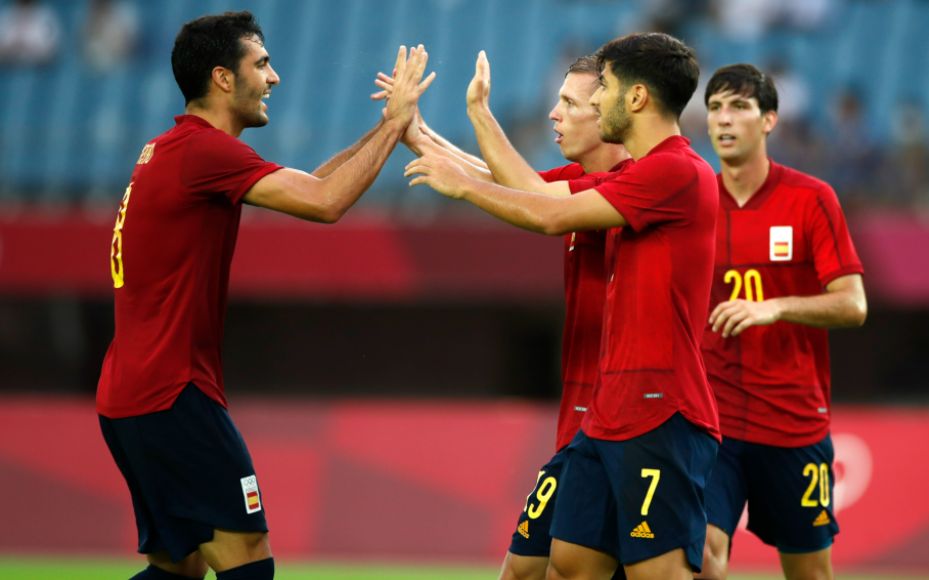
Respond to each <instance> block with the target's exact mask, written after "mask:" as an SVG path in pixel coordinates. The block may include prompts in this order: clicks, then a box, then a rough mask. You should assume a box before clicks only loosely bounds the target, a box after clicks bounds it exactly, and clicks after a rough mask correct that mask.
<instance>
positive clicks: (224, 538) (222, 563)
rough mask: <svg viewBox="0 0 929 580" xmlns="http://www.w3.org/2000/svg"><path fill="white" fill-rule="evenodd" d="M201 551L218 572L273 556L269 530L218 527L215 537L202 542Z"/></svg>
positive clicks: (211, 566)
mask: <svg viewBox="0 0 929 580" xmlns="http://www.w3.org/2000/svg"><path fill="white" fill-rule="evenodd" d="M200 553H201V554H203V559H204V560H206V562H207V564H209V565H210V568H212V569H213V570H215V571H216V572H222V571H224V570H229V569H230V568H238V567H239V566H244V565H245V564H251V563H252V562H258V561H260V560H267V559H268V558H270V557H271V542H270V541H269V540H268V533H267V532H237V531H234V530H221V529H218V528H217V529H216V531H215V532H214V533H213V539H212V540H211V541H209V542H206V543H203V544H200Z"/></svg>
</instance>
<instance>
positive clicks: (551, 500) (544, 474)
mask: <svg viewBox="0 0 929 580" xmlns="http://www.w3.org/2000/svg"><path fill="white" fill-rule="evenodd" d="M566 455H567V449H562V450H561V451H559V452H558V453H556V454H555V456H554V457H552V459H551V460H550V461H549V462H548V463H546V464H545V465H544V466H543V467H542V469H540V470H539V475H538V477H537V478H536V481H535V485H534V487H533V488H532V491H530V492H529V494H528V495H527V496H526V502H525V504H523V510H522V512H520V514H519V518H517V521H516V529H515V530H514V531H513V536H512V538H511V540H510V549H509V552H510V553H511V554H513V555H515V556H526V557H530V558H532V557H543V558H545V559H546V560H548V555H549V551H550V550H551V546H552V536H551V525H552V513H553V512H554V511H555V500H556V499H557V497H558V491H559V488H560V481H561V472H562V469H563V467H564V460H565V457H566ZM527 487H528V486H527ZM529 561H531V560H529ZM543 573H544V569H543Z"/></svg>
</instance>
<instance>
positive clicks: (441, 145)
mask: <svg viewBox="0 0 929 580" xmlns="http://www.w3.org/2000/svg"><path fill="white" fill-rule="evenodd" d="M394 74H395V75H396V74H397V71H394ZM393 83H394V78H393V77H389V76H387V75H385V74H384V73H377V79H376V80H375V81H374V84H376V85H377V86H379V87H380V88H381V89H382V90H381V91H379V92H377V93H374V94H373V95H371V99H372V100H375V101H378V100H383V99H389V98H390V93H391V91H393ZM400 142H401V143H403V144H404V145H406V146H407V148H408V149H409V150H410V151H412V152H413V154H414V155H416V156H417V157H422V156H423V155H439V156H441V157H445V158H447V159H450V160H451V161H453V162H455V164H456V165H458V166H459V167H461V168H462V169H464V171H465V173H467V174H468V175H470V176H471V177H474V178H475V179H482V180H484V181H493V180H494V178H493V175H492V174H491V173H490V170H489V169H488V168H487V164H486V163H484V161H483V160H482V159H480V158H479V157H475V156H474V155H471V154H469V153H466V152H465V151H462V150H461V149H459V148H458V147H456V146H455V145H453V144H452V143H451V142H450V141H449V140H447V139H445V138H444V137H442V136H441V135H439V134H438V133H436V132H435V131H434V130H433V129H432V128H430V127H429V126H428V125H426V122H425V121H424V120H423V118H422V115H421V114H420V112H419V109H418V108H417V110H416V114H415V115H414V116H413V121H412V122H411V123H410V125H409V126H408V127H407V129H406V132H405V133H404V134H403V137H401V138H400Z"/></svg>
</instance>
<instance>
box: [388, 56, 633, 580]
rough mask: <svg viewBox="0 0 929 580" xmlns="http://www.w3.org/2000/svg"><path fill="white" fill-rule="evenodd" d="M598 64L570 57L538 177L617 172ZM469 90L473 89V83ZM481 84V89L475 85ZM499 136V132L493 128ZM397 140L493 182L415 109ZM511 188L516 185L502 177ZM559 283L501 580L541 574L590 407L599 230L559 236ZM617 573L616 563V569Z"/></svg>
mask: <svg viewBox="0 0 929 580" xmlns="http://www.w3.org/2000/svg"><path fill="white" fill-rule="evenodd" d="M476 68H477V70H476V75H475V79H476V80H475V81H474V82H475V83H485V79H486V80H489V76H490V68H489V64H488V63H487V61H486V59H480V60H478V63H477V66H476ZM599 75H600V67H599V65H598V64H597V57H596V56H584V57H581V58H579V59H577V60H576V61H575V62H574V63H573V64H572V65H571V66H570V67H569V68H568V72H567V73H566V74H565V80H564V84H562V86H561V89H560V90H559V92H558V104H557V105H555V108H554V109H552V111H551V112H550V113H549V118H550V119H552V120H553V121H555V126H554V130H555V133H556V134H557V135H558V136H557V137H556V138H555V142H556V143H558V146H559V147H560V148H561V153H562V155H564V157H565V159H567V160H568V161H572V162H573V163H571V164H569V165H565V166H564V167H557V168H555V169H551V170H549V171H543V172H540V173H539V175H540V176H541V177H542V179H544V180H545V181H546V182H553V181H565V180H569V179H578V178H581V177H584V176H586V175H589V174H594V173H602V172H608V171H620V170H622V169H623V168H625V167H626V166H627V165H629V164H630V163H631V162H632V161H631V158H630V156H629V153H627V152H626V149H625V148H624V147H623V146H622V145H621V144H618V143H606V142H604V141H601V140H600V130H599V128H598V123H597V121H598V118H599V116H598V115H597V110H596V109H595V108H594V107H593V106H592V105H591V104H590V102H589V101H590V97H591V96H592V95H593V93H594V91H596V90H597V88H598V87H599V86H600V83H599ZM379 81H380V82H378V83H377V84H378V85H379V86H381V87H382V88H384V89H385V92H383V93H378V94H376V95H372V96H373V97H375V98H383V97H385V96H386V92H389V90H390V86H391V82H392V81H391V78H390V77H387V76H386V75H380V77H379ZM473 90H477V89H473ZM481 90H484V89H481ZM500 133H501V134H502V130H501V131H500ZM403 143H404V144H406V145H407V146H408V147H409V148H410V150H411V151H413V152H414V153H416V154H417V155H419V156H422V155H424V154H427V153H430V154H435V155H441V156H444V157H446V158H448V159H450V160H452V161H454V162H455V163H456V164H458V165H459V166H460V167H462V168H463V169H465V171H466V172H468V173H469V174H471V175H473V176H475V177H478V178H480V179H485V180H488V181H495V180H494V177H495V176H494V175H493V174H491V173H490V171H489V170H488V169H487V165H486V164H484V162H483V161H482V160H481V159H479V158H477V157H473V156H471V155H468V154H467V153H464V152H463V151H461V150H460V149H459V148H457V147H455V146H454V145H452V144H451V143H450V142H449V141H448V140H446V139H444V138H443V137H442V136H440V135H439V134H437V133H436V132H435V131H433V130H432V129H431V128H429V127H428V126H426V124H425V123H424V122H423V121H422V118H421V117H419V116H418V115H417V116H416V117H415V118H414V121H413V122H412V123H410V126H409V128H408V129H407V132H406V133H405V134H404V137H403ZM509 184H510V185H512V186H514V187H518V186H519V184H518V183H513V182H510V183H509ZM564 238H565V243H564V283H565V302H566V309H565V326H564V339H563V341H562V350H561V379H562V385H563V389H564V390H563V392H562V397H561V408H560V410H559V413H558V428H557V432H558V435H557V439H556V444H555V455H554V457H552V458H551V460H550V461H549V462H548V463H546V464H545V466H543V467H542V469H541V470H540V471H539V476H538V478H537V481H536V483H535V485H534V488H533V490H532V491H531V492H530V493H529V496H528V498H527V500H526V504H525V506H524V509H523V511H522V513H521V514H520V517H519V518H518V521H517V522H516V530H515V531H514V532H513V539H512V542H511V544H510V549H509V551H508V552H507V554H506V557H505V559H504V561H503V568H502V570H501V573H500V578H501V580H517V579H518V580H544V579H545V572H546V569H547V568H548V560H549V554H550V551H551V544H552V537H551V534H550V533H549V528H550V527H551V521H552V512H553V509H554V505H555V500H556V498H557V497H558V485H559V480H560V478H561V471H562V467H563V465H564V458H565V455H566V450H565V448H566V447H567V446H568V444H569V443H570V442H571V439H572V438H573V437H574V435H575V434H577V432H578V430H579V429H580V427H581V419H582V418H583V416H584V412H585V411H586V410H587V407H588V406H589V405H590V396H591V393H592V391H593V386H594V382H595V380H596V376H597V366H598V363H599V360H600V334H601V327H602V322H603V302H604V299H605V297H606V291H605V290H606V288H605V284H606V279H605V277H604V246H605V244H606V232H605V231H602V230H601V231H581V232H577V233H574V232H572V233H570V234H566V235H565V237H564ZM618 577H622V569H620V570H619V571H618Z"/></svg>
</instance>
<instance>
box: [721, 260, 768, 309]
mask: <svg viewBox="0 0 929 580" xmlns="http://www.w3.org/2000/svg"><path fill="white" fill-rule="evenodd" d="M723 282H725V283H726V284H732V295H730V296H729V300H737V299H738V298H739V294H740V293H741V292H742V288H743V287H744V288H745V299H746V300H748V301H749V302H762V301H763V300H764V290H762V288H761V272H759V271H758V270H755V269H754V268H752V269H751V270H748V271H747V272H745V274H744V275H742V274H740V273H739V271H738V270H729V271H728V272H726V274H725V275H724V276H723Z"/></svg>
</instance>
